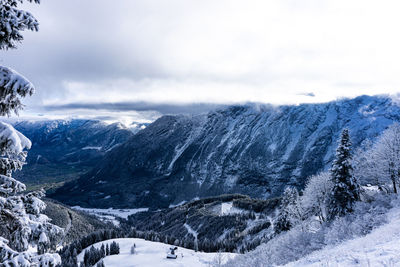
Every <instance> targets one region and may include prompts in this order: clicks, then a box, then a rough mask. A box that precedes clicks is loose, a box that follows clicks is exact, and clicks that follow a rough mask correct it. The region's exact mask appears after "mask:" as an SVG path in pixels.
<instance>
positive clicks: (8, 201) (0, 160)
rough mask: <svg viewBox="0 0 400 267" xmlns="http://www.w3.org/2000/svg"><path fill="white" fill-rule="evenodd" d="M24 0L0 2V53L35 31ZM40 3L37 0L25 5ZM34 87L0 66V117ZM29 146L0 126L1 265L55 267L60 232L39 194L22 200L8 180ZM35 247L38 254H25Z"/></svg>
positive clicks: (15, 110) (18, 185)
mask: <svg viewBox="0 0 400 267" xmlns="http://www.w3.org/2000/svg"><path fill="white" fill-rule="evenodd" d="M23 2H24V1H23V0H0V49H1V50H7V49H11V48H16V44H17V43H18V42H21V41H22V39H23V36H22V34H21V31H23V30H34V31H36V30H38V25H39V24H38V22H37V20H36V19H35V18H34V17H33V16H32V15H31V14H30V13H29V12H26V11H24V10H20V9H18V5H19V4H22V3H23ZM28 2H35V3H39V0H28ZM33 92H34V86H33V85H32V83H30V82H29V81H28V80H27V79H26V78H24V77H23V76H22V75H20V74H19V73H17V72H16V71H14V70H12V69H10V68H7V67H3V66H0V116H6V115H7V116H10V115H11V114H12V113H15V114H18V111H19V110H21V109H22V108H23V105H22V102H21V99H22V98H24V97H25V96H28V95H32V94H33ZM30 147H31V142H30V141H29V139H27V138H26V137H25V136H24V135H22V134H21V133H20V132H18V131H17V130H15V129H14V127H13V126H11V125H10V124H7V123H4V122H0V265H1V266H55V265H57V264H60V263H61V258H60V256H59V255H58V254H55V253H54V254H50V253H48V252H49V251H50V250H51V249H52V248H53V249H54V248H55V246H56V243H57V242H58V237H60V236H61V235H62V229H61V228H59V227H56V226H54V225H52V224H51V223H50V220H49V218H48V217H47V216H45V215H43V214H41V212H42V211H43V210H44V209H45V207H46V205H45V203H44V202H43V201H42V200H41V199H40V198H41V197H43V196H44V192H43V191H38V192H32V193H29V194H24V193H23V192H24V191H25V185H24V184H22V183H20V182H18V181H17V180H15V179H14V178H12V174H13V172H14V171H16V170H19V169H21V168H22V166H23V165H24V164H25V159H26V156H27V150H28V149H30ZM35 245H36V246H37V248H38V254H34V253H31V252H28V251H27V250H28V248H29V246H35Z"/></svg>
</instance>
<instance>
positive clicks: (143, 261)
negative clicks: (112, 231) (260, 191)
mask: <svg viewBox="0 0 400 267" xmlns="http://www.w3.org/2000/svg"><path fill="white" fill-rule="evenodd" d="M113 241H115V242H117V243H118V244H119V246H120V254H119V255H112V256H107V257H105V258H104V260H103V262H104V265H105V266H106V267H158V266H159V267H202V266H204V267H206V266H207V267H209V266H212V263H213V262H216V261H218V260H219V259H221V262H222V263H226V262H227V261H228V259H233V258H234V257H235V256H236V255H237V254H234V253H204V252H195V251H193V250H190V249H186V248H181V247H178V250H177V252H176V253H177V255H178V258H177V259H175V260H174V259H167V258H166V256H167V252H169V248H170V247H171V245H168V244H163V243H159V242H152V241H147V240H144V239H139V238H117V239H110V240H106V241H102V242H99V243H96V244H94V247H95V248H100V247H101V245H102V244H104V245H106V244H107V243H108V244H109V245H110V244H111V243H112V242H113ZM133 244H136V249H135V251H136V253H135V254H131V253H130V251H131V247H132V246H133ZM89 248H90V247H89ZM89 248H86V249H89ZM84 253H85V250H84V251H82V252H81V253H80V254H79V255H78V262H81V261H83V256H84ZM182 255H183V257H182Z"/></svg>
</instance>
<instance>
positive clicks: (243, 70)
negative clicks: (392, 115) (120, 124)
mask: <svg viewBox="0 0 400 267" xmlns="http://www.w3.org/2000/svg"><path fill="white" fill-rule="evenodd" d="M399 5H400V4H399V3H398V2H396V1H388V2H385V3H384V4H377V3H376V1H372V0H355V1H345V0H337V1H325V0H306V1H304V2H301V4H299V2H298V1H294V0H275V1H264V0H251V1H250V2H249V1H239V0H221V1H214V0H204V1H194V0H193V1H191V0H188V1H181V0H170V1H162V0H135V1H123V0H116V1H112V2H110V1H109V0H85V1H82V0H52V1H42V4H41V5H32V4H26V5H24V7H25V8H26V9H28V10H29V11H31V12H32V13H33V14H34V15H35V16H36V17H37V18H38V20H39V22H40V31H39V32H37V33H30V32H27V33H26V34H25V40H24V41H23V43H22V44H21V45H20V47H19V48H18V49H17V50H13V51H2V52H1V56H0V61H1V62H0V64H4V65H7V66H10V67H12V68H14V69H16V70H17V71H18V72H20V73H22V74H23V75H25V76H26V77H27V78H29V79H30V80H31V81H32V82H33V83H34V84H35V85H36V88H37V92H36V94H35V95H34V96H33V97H32V98H31V99H27V100H26V102H25V103H26V105H27V106H28V110H27V111H29V112H30V111H32V112H36V110H40V109H42V110H44V111H48V112H52V113H56V112H57V113H58V114H60V113H63V112H64V113H65V112H67V111H71V110H73V109H74V110H75V111H76V112H77V113H78V112H82V115H85V114H86V113H87V112H91V111H93V110H99V109H101V110H103V111H104V110H109V111H110V112H114V113H115V114H114V115H113V116H117V115H118V114H119V113H118V114H116V112H130V111H141V113H140V114H139V113H138V114H135V116H141V115H143V114H144V113H145V112H146V111H151V110H153V111H156V112H157V113H161V114H165V113H174V114H175V113H188V112H190V113H198V112H202V111H206V110H208V109H212V108H214V107H217V106H219V105H223V104H228V103H242V102H262V103H266V102H269V103H274V104H282V103H285V104H286V103H301V102H323V101H328V100H332V99H335V98H337V97H341V96H348V97H351V96H355V95H360V94H382V93H395V92H397V91H398V88H399V87H400V82H399V81H398V66H397V64H396V62H399V61H400V53H399V49H398V47H399V46H400V37H398V36H397V35H395V34H392V33H393V32H396V31H397V28H396V26H397V25H398V24H399V23H400V18H399V16H398V14H397V12H396V11H397V10H398V9H399ZM371 17H373V18H375V19H374V20H371ZM338 18H340V20H338ZM355 33H357V34H355ZM304 91H306V92H312V94H304ZM152 103H153V104H152ZM154 103H162V104H154ZM193 103H203V104H193ZM207 103H209V104H207ZM43 107H44V108H43ZM79 110H80V111H79ZM44 113H45V112H44ZM77 113H76V114H77ZM124 114H125V113H124ZM125 115H126V116H128V115H129V114H125ZM159 115H160V114H158V115H157V116H159ZM105 116H106V115H105ZM146 116H148V117H146V118H154V117H156V115H154V114H150V115H149V114H147V113H146ZM136 119H137V117H135V120H136Z"/></svg>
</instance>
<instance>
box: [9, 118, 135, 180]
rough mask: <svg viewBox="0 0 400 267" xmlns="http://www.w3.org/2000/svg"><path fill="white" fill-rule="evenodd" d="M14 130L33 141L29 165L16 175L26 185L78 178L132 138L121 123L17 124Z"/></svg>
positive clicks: (40, 122) (71, 121) (87, 121)
mask: <svg viewBox="0 0 400 267" xmlns="http://www.w3.org/2000/svg"><path fill="white" fill-rule="evenodd" d="M14 127H15V128H16V129H17V130H19V131H20V132H22V133H23V134H24V135H25V136H27V137H28V138H29V139H30V140H31V141H32V148H31V149H30V151H29V153H28V158H27V162H28V164H27V165H26V166H25V167H24V168H23V170H22V171H21V172H18V173H17V175H16V176H17V177H18V178H19V179H20V180H23V181H24V182H26V183H28V184H30V183H42V182H45V183H47V182H58V181H64V180H68V179H70V178H74V176H75V177H76V176H78V177H79V175H80V174H82V173H83V172H85V171H87V170H88V169H90V168H91V167H93V166H94V165H95V164H96V163H97V161H98V160H100V159H101V158H102V157H103V156H104V154H105V153H106V152H107V151H110V150H111V149H113V148H115V147H117V146H118V145H120V144H121V143H124V142H126V141H127V140H128V139H129V138H130V137H131V136H133V135H134V134H133V133H132V131H131V130H130V129H128V128H127V127H125V126H123V125H122V124H119V123H115V124H105V123H103V122H100V121H95V120H50V121H49V120H48V121H19V122H15V123H14Z"/></svg>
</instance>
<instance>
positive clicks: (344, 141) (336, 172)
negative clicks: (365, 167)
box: [327, 129, 360, 220]
mask: <svg viewBox="0 0 400 267" xmlns="http://www.w3.org/2000/svg"><path fill="white" fill-rule="evenodd" d="M331 179H332V183H333V188H332V193H331V197H330V201H329V205H328V214H327V216H328V219H330V220H331V219H333V218H335V217H338V216H343V215H345V214H346V213H348V212H351V211H352V210H353V204H354V202H356V201H358V200H359V199H360V189H359V185H358V184H357V182H356V180H355V178H354V176H353V167H352V155H351V141H350V134H349V130H348V129H344V130H343V131H342V134H341V137H340V142H339V146H338V148H337V149H336V158H335V160H334V161H333V164H332V168H331Z"/></svg>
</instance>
